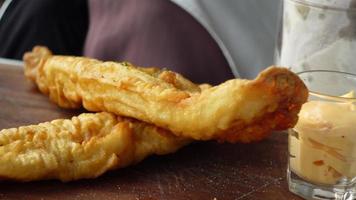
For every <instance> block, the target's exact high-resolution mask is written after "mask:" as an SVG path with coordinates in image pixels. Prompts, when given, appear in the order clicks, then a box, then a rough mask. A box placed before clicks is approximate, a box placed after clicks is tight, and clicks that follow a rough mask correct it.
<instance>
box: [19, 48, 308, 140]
mask: <svg viewBox="0 0 356 200" xmlns="http://www.w3.org/2000/svg"><path fill="white" fill-rule="evenodd" d="M24 61H25V67H26V68H25V74H26V76H27V77H29V78H30V79H32V80H34V81H36V83H37V85H38V87H39V89H40V90H41V91H42V92H43V93H45V94H49V96H50V99H51V100H52V101H54V102H56V103H57V104H58V105H60V106H62V107H66V108H77V107H80V106H81V105H83V106H84V108H86V109H88V110H90V111H109V112H112V113H115V114H118V115H123V116H129V117H133V118H136V119H139V120H143V121H146V122H149V123H152V124H155V125H157V126H160V127H163V128H166V129H169V130H171V131H172V132H173V133H174V134H176V135H177V136H184V137H190V138H193V139H196V140H209V139H217V140H219V141H229V142H237V141H240V142H250V141H255V140H260V139H262V138H265V137H266V136H267V135H268V134H269V133H270V132H271V131H272V130H281V129H286V128H289V127H293V126H294V125H295V123H296V121H297V114H298V112H299V110H300V108H301V105H302V104H303V103H304V102H305V101H306V100H307V95H308V92H307V89H306V87H305V85H304V84H303V82H302V81H301V80H300V79H299V78H298V76H296V75H295V74H294V73H292V72H290V71H289V70H288V69H285V68H277V67H270V68H268V69H266V70H265V71H263V72H262V73H260V74H259V76H258V77H257V78H256V79H255V80H239V79H234V80H229V81H227V82H225V83H222V84H220V85H218V86H215V87H210V86H203V87H202V88H203V89H202V90H201V88H200V87H199V86H198V85H195V86H196V88H194V85H193V86H192V83H191V82H190V81H188V80H186V79H184V78H183V77H181V76H179V75H178V74H176V73H174V72H170V71H160V72H159V73H158V74H157V73H155V72H154V70H153V72H152V71H149V70H148V71H147V70H146V71H145V70H143V69H142V68H136V67H134V66H132V65H128V64H125V63H124V64H123V63H115V62H101V61H98V60H95V59H89V58H83V57H70V56H52V54H51V52H50V51H49V50H48V49H46V48H43V47H35V48H34V50H33V51H32V52H28V53H26V54H25V56H24ZM178 78H180V79H181V80H178ZM182 80H183V82H184V81H185V82H186V83H189V84H183V86H182V84H177V83H181V82H182ZM187 85H189V86H187ZM191 87H193V88H194V89H193V90H192V89H191ZM187 88H188V89H187Z"/></svg>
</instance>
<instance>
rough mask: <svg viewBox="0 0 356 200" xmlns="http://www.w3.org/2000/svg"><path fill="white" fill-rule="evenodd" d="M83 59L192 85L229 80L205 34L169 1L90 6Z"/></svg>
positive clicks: (118, 0) (107, 1)
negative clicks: (143, 69) (147, 70)
mask: <svg viewBox="0 0 356 200" xmlns="http://www.w3.org/2000/svg"><path fill="white" fill-rule="evenodd" d="M89 13H90V23H89V31H88V34H87V38H86V42H85V47H84V55H85V56H90V57H94V58H98V59H101V60H106V61H108V60H115V61H129V62H131V63H133V64H135V65H140V66H158V67H165V68H168V69H170V70H174V71H177V72H179V73H182V74H183V75H184V76H186V77H188V78H190V79H191V80H193V81H194V82H197V83H203V82H207V83H211V84H218V83H221V82H223V81H225V80H227V79H230V78H233V74H232V72H231V70H230V68H229V65H228V63H227V61H226V59H225V57H224V55H223V54H222V52H221V50H220V49H219V47H218V45H217V44H216V42H215V41H214V39H213V38H212V37H211V36H210V34H209V33H208V32H207V31H206V30H205V29H204V27H203V26H201V25H200V24H199V23H198V22H197V21H196V20H195V19H194V18H193V17H192V16H191V15H190V14H188V13H187V12H186V11H184V10H183V9H181V8H180V7H178V6H177V5H175V4H173V3H172V2H170V1H168V0H149V1H148V0H115V1H113V0H101V1H97V0H89Z"/></svg>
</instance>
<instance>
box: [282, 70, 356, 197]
mask: <svg viewBox="0 0 356 200" xmlns="http://www.w3.org/2000/svg"><path fill="white" fill-rule="evenodd" d="M298 75H299V77H300V78H301V79H302V80H303V81H304V83H305V84H306V86H307V87H308V89H309V99H308V102H307V103H305V104H304V105H303V106H302V109H301V112H300V113H299V120H298V123H297V124H296V126H295V127H294V128H292V129H290V130H289V131H288V132H289V133H288V148H289V166H288V173H287V178H288V184H289V190H290V191H291V192H293V193H295V194H297V195H299V196H302V197H304V198H305V199H340V200H341V199H343V200H344V199H345V200H346V199H356V98H355V90H356V75H354V74H350V73H344V72H337V71H328V70H311V71H305V72H301V73H298Z"/></svg>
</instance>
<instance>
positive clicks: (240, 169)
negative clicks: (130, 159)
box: [0, 64, 300, 200]
mask: <svg viewBox="0 0 356 200" xmlns="http://www.w3.org/2000/svg"><path fill="white" fill-rule="evenodd" d="M80 112H84V111H83V110H81V111H70V110H64V109H60V108H58V107H57V106H56V105H54V104H52V103H51V102H49V101H48V98H47V97H46V96H44V95H42V94H40V93H39V92H38V90H37V89H36V88H35V87H34V86H33V85H32V84H31V83H30V82H28V81H27V80H25V78H24V76H23V74H22V69H21V68H20V67H16V66H10V65H4V64H2V65H1V64H0V129H3V128H10V127H17V126H20V125H27V124H35V123H39V122H43V121H48V120H52V119H56V118H69V117H71V116H74V115H77V114H79V113H80ZM286 159H287V135H286V134H284V133H275V134H274V135H273V136H272V137H270V138H269V139H267V140H265V141H263V142H259V143H255V144H234V145H233V144H218V143H215V142H202V143H194V144H192V145H189V146H187V147H185V148H183V149H181V150H180V151H178V152H177V153H175V154H172V155H167V156H154V157H150V158H148V159H146V160H145V161H143V162H141V163H139V164H137V165H135V166H132V167H129V168H126V169H120V170H117V171H113V172H109V173H106V174H105V175H103V176H101V177H99V178H98V179H95V180H81V181H75V182H70V183H61V182H59V181H40V182H31V183H15V182H8V181H3V182H0V199H76V200H80V199H85V200H91V199H108V200H110V199H120V200H131V199H132V200H155V199H160V200H165V199H172V200H186V199H202V200H213V199H216V200H237V199H243V200H245V199H246V200H247V199H248V200H259V199H265V200H268V199H273V200H278V199H283V200H285V199H288V200H289V199H291V200H297V199H300V198H299V197H297V196H295V195H293V194H292V193H290V192H289V191H288V188H287V184H286V166H287V163H286V161H287V160H286Z"/></svg>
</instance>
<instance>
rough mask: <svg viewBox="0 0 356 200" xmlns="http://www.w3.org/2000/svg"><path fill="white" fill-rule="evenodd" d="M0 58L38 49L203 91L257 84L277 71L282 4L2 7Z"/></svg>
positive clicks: (105, 0) (77, 1)
mask: <svg viewBox="0 0 356 200" xmlns="http://www.w3.org/2000/svg"><path fill="white" fill-rule="evenodd" d="M0 4H1V8H0V41H1V48H0V57H2V58H9V59H18V60H20V59H22V55H23V54H24V52H26V51H29V50H31V49H32V48H33V46H35V45H44V46H47V47H49V48H50V49H51V50H52V51H53V52H54V54H62V55H78V56H88V57H93V58H97V59H100V60H105V61H109V60H110V61H128V62H131V63H133V64H135V65H139V66H156V67H160V68H163V67H165V68H168V69H170V70H174V71H177V72H179V73H181V74H183V75H184V76H186V77H188V78H189V79H191V80H192V81H194V82H197V83H203V82H206V83H211V84H218V83H220V82H223V81H225V80H227V79H230V78H233V77H241V78H253V77H254V76H256V75H257V73H258V72H259V71H261V70H262V69H264V68H266V67H268V66H269V65H271V64H272V63H273V54H274V46H275V39H276V35H277V34H276V32H277V24H278V22H277V21H278V20H277V19H278V15H279V8H280V0H264V1H261V0H221V1H216V0H101V1H98V0H60V1H59V0H51V1H48V0H31V1H27V0H0Z"/></svg>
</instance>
